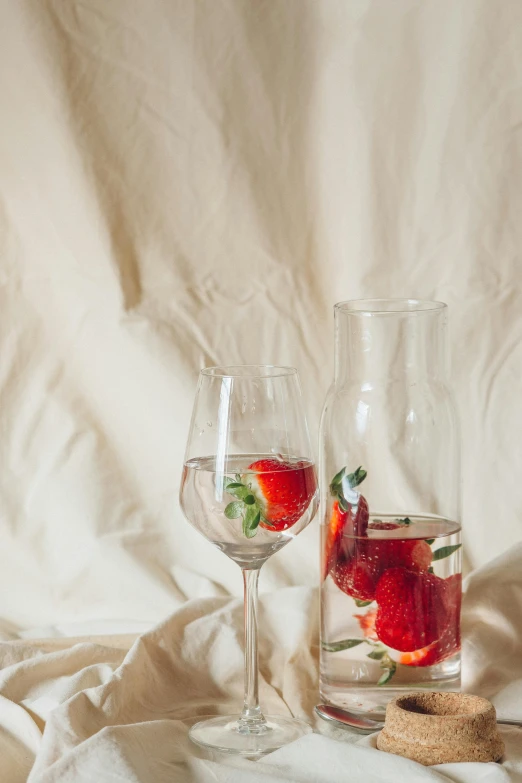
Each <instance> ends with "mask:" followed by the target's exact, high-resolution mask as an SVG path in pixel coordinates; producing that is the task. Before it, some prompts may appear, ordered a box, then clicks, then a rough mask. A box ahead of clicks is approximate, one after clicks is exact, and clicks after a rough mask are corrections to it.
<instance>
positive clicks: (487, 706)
mask: <svg viewBox="0 0 522 783" xmlns="http://www.w3.org/2000/svg"><path fill="white" fill-rule="evenodd" d="M377 747H378V748H379V750H384V751H386V752H388V753H395V754H396V755H397V756H405V757H406V758H409V759H412V760H413V761H418V762H419V763H420V764H425V765H426V766H428V765H430V764H446V763H450V762H455V761H498V760H499V759H500V758H501V757H502V755H503V753H504V743H503V741H502V739H501V737H500V735H499V733H498V729H497V716H496V712H495V708H494V706H493V705H492V704H491V702H489V701H488V700H487V699H483V698H481V697H480V696H472V695H471V694H468V693H437V692H435V693H433V692H416V693H407V694H405V695H404V696H398V697H397V698H396V699H393V701H391V702H390V703H389V704H388V707H387V709H386V720H385V724H384V729H383V730H382V731H381V733H380V734H379V737H378V738H377Z"/></svg>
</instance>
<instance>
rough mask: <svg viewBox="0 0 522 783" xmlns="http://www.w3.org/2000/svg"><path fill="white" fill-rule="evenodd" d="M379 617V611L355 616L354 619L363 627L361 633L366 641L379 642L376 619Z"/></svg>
mask: <svg viewBox="0 0 522 783" xmlns="http://www.w3.org/2000/svg"><path fill="white" fill-rule="evenodd" d="M376 616H377V609H369V610H368V611H367V612H365V613H364V614H354V618H355V619H356V620H357V622H358V623H359V625H360V627H361V631H362V633H363V636H364V638H365V639H371V640H372V641H374V642H377V641H378V640H379V637H378V636H377V633H376V631H375V618H376Z"/></svg>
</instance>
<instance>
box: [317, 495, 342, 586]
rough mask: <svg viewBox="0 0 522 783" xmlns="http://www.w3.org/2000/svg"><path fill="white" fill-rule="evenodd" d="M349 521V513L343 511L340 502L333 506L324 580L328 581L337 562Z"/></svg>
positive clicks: (326, 547)
mask: <svg viewBox="0 0 522 783" xmlns="http://www.w3.org/2000/svg"><path fill="white" fill-rule="evenodd" d="M347 519H348V512H347V511H342V510H341V508H340V507H339V501H338V500H335V501H334V503H333V505H332V514H331V516H330V522H329V523H328V533H327V536H326V543H325V545H324V564H323V579H326V577H327V576H328V574H329V573H330V571H331V569H332V568H333V566H334V565H335V563H336V562H337V557H338V553H339V547H340V545H341V541H342V536H343V530H344V527H345V525H346V522H347Z"/></svg>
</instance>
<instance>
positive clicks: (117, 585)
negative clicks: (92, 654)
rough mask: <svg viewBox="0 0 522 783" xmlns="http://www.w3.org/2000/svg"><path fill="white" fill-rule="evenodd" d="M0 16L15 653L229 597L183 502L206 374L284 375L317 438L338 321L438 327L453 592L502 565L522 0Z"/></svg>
mask: <svg viewBox="0 0 522 783" xmlns="http://www.w3.org/2000/svg"><path fill="white" fill-rule="evenodd" d="M0 10H1V20H2V21H1V25H0V110H1V120H2V132H1V133H0V297H1V306H0V422H1V424H0V426H1V430H0V431H1V438H0V450H1V452H0V454H1V466H2V470H1V471H0V525H1V547H0V587H1V589H0V618H2V626H1V628H2V631H3V635H4V638H10V637H13V636H17V635H18V634H27V633H29V634H32V633H40V634H41V635H43V634H44V633H46V632H47V633H52V632H53V630H52V628H50V626H53V628H54V629H55V631H54V632H55V633H73V634H74V633H75V631H76V630H78V628H81V626H82V623H90V626H89V627H90V629H91V631H92V630H93V629H94V630H95V631H99V632H102V631H104V630H107V629H109V630H111V631H114V628H115V623H120V625H118V628H120V630H121V629H124V630H128V629H130V630H141V629H142V628H143V627H148V626H149V624H150V623H151V622H153V621H158V620H160V619H162V618H164V617H165V616H166V615H168V613H169V612H171V611H172V610H174V609H175V608H176V607H178V606H179V605H180V604H181V603H182V602H184V601H185V600H186V598H194V597H198V596H220V595H225V594H227V593H229V592H232V593H236V594H237V593H239V591H240V589H241V588H240V576H239V571H238V569H237V567H236V566H235V565H234V564H233V563H232V562H229V561H227V560H226V558H225V557H224V556H223V555H222V554H221V553H220V552H218V551H217V550H214V549H213V548H212V547H211V545H210V544H208V543H207V542H206V541H205V540H203V538H201V537H200V536H199V535H198V534H197V533H196V532H195V531H194V530H193V529H192V528H191V527H190V525H188V524H187V523H186V522H185V521H184V519H183V518H182V515H181V512H180V509H179V507H178V501H177V493H178V487H179V480H180V475H181V466H182V460H183V452H184V441H185V437H186V433H187V427H188V420H189V416H190V411H191V406H192V398H193V392H194V388H195V383H196V378H197V372H198V369H199V368H200V367H201V366H203V365H208V364H215V363H240V362H271V363H285V364H295V365H296V366H297V367H298V369H299V371H300V373H301V376H302V381H303V385H304V390H305V394H306V402H307V409H308V414H309V421H310V426H311V431H312V433H313V434H314V437H315V433H316V431H317V425H318V418H319V414H320V410H321V405H322V400H323V397H324V394H325V391H326V388H327V386H328V384H329V382H330V379H331V376H332V347H333V323H332V309H331V308H332V305H333V303H334V302H335V301H338V300H341V299H346V298H351V297H360V296H416V297H436V298H438V299H442V300H445V301H447V302H448V303H449V305H450V308H451V309H450V315H451V337H452V350H453V380H454V387H455V390H456V394H457V398H458V403H459V407H460V411H461V415H462V423H463V428H462V429H463V444H464V449H463V466H464V475H463V479H464V525H465V534H464V539H465V546H466V556H467V565H468V568H470V567H475V566H477V565H480V564H482V563H484V562H485V561H486V560H487V559H489V558H490V557H492V556H494V555H496V554H499V553H501V552H503V551H504V550H506V549H507V548H509V547H510V546H511V545H512V544H513V542H514V541H516V540H518V539H519V538H520V532H521V530H522V481H521V480H520V476H521V474H522V449H521V448H520V430H521V425H522V412H521V394H520V391H521V380H520V377H521V373H522V342H521V340H520V337H521V333H522V295H521V276H520V248H521V247H522V221H521V220H520V214H521V213H522V197H521V192H522V191H521V188H520V174H521V163H522V151H521V142H520V140H521V138H522V131H521V129H522V100H521V92H520V88H521V73H522V70H521V69H522V3H520V2H518V0H503V2H492V1H491V0H425V2H418V1H417V0H394V2H389V0H342V1H340V2H338V1H337V0H272V1H271V2H262V1H261V0H255V1H254V0H251V1H250V2H249V1H248V0H206V1H205V0H148V1H147V2H141V0H125V1H124V0H84V1H83V2H82V1H80V0H67V1H65V0H16V2H11V0H0ZM317 539H318V536H317V525H313V526H312V527H311V528H310V529H309V530H307V531H306V532H305V533H304V534H303V535H302V536H301V537H300V538H299V539H298V540H297V541H296V542H294V543H293V544H292V545H291V546H290V547H288V548H287V549H285V550H284V551H283V552H281V553H280V554H278V555H277V557H274V558H273V559H272V560H271V561H270V562H269V563H268V564H267V565H266V566H265V568H264V570H263V575H262V579H261V582H262V585H261V586H262V589H265V590H266V589H276V588H279V587H281V586H285V585H292V584H308V585H313V584H315V583H316V581H317V578H318V569H317V559H318V558H317V546H318V543H317ZM121 623H123V625H121ZM93 624H95V625H93ZM28 629H32V630H30V631H28Z"/></svg>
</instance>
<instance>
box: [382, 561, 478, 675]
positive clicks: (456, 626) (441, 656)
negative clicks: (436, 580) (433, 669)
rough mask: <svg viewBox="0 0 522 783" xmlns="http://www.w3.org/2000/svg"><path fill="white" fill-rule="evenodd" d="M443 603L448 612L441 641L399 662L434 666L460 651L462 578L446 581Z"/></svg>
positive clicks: (407, 655) (406, 654)
mask: <svg viewBox="0 0 522 783" xmlns="http://www.w3.org/2000/svg"><path fill="white" fill-rule="evenodd" d="M442 597H443V602H444V605H445V607H446V610H447V612H448V614H447V621H446V628H445V630H444V631H443V633H442V636H441V637H440V639H438V640H437V641H436V642H432V644H430V645H428V647H424V648H422V649H421V650H414V651H413V652H407V653H402V655H400V657H399V659H398V662H399V663H402V664H403V665H404V666H434V665H435V664H437V663H442V661H445V660H446V659H447V658H451V656H452V655H455V653H457V652H458V651H459V650H460V604H461V598H462V576H461V574H454V575H453V576H449V577H448V578H447V579H444V590H443V595H442Z"/></svg>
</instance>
